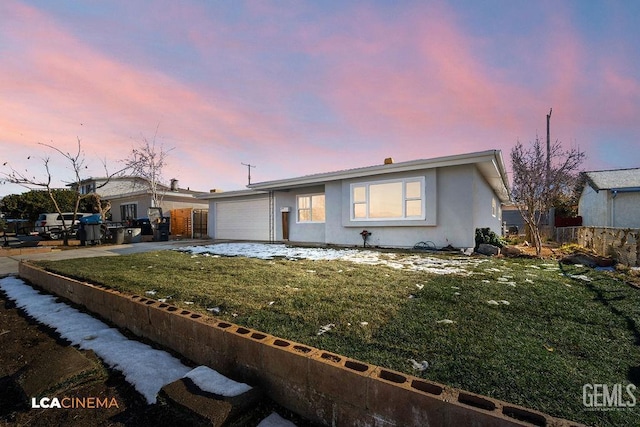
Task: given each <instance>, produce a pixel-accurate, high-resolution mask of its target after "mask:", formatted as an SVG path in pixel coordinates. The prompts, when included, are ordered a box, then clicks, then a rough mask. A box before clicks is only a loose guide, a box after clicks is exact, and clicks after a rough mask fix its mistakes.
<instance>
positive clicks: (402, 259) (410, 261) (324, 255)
mask: <svg viewBox="0 0 640 427" xmlns="http://www.w3.org/2000/svg"><path fill="white" fill-rule="evenodd" d="M176 250H177V251H180V252H188V253H191V254H192V255H199V254H210V255H219V256H220V255H221V256H244V257H250V258H258V259H264V260H271V259H274V258H284V259H289V260H297V259H308V260H314V261H315V260H329V261H330V260H340V261H350V262H353V263H356V264H365V265H384V266H387V267H390V268H394V269H407V270H414V271H425V272H428V273H434V274H467V275H468V274H470V273H469V272H468V271H467V270H466V268H473V267H475V266H477V265H478V264H480V263H482V262H486V260H482V259H469V258H466V257H456V258H447V259H445V258H436V257H430V256H424V255H411V254H409V255H405V254H394V253H382V252H378V251H372V250H361V249H333V248H305V247H292V246H286V245H283V244H265V243H218V244H213V245H206V246H185V247H181V248H178V249H176Z"/></svg>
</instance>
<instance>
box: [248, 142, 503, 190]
mask: <svg viewBox="0 0 640 427" xmlns="http://www.w3.org/2000/svg"><path fill="white" fill-rule="evenodd" d="M496 153H497V151H496V150H489V151H483V152H478V153H470V154H461V155H455V156H447V157H438V158H435V159H426V160H425V159H421V160H410V161H408V162H402V163H394V164H391V165H376V166H368V167H364V168H358V169H350V170H346V171H338V172H328V173H321V174H315V175H308V176H302V177H297V178H289V179H282V180H276V181H266V182H260V183H256V184H251V185H249V186H248V187H249V188H251V189H254V190H276V189H282V188H292V187H301V186H307V185H312V184H318V183H322V182H328V181H336V180H343V179H351V178H361V177H366V176H372V175H380V174H388V173H395V172H407V171H412V170H418V169H433V168H440V167H447V166H458V165H465V164H471V163H482V162H486V161H494V160H495V159H496V155H497V154H496ZM496 169H497V170H499V168H496Z"/></svg>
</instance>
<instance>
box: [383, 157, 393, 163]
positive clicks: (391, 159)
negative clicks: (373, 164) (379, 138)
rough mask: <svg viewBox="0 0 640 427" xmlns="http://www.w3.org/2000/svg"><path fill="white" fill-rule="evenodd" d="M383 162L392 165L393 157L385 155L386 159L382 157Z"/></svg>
mask: <svg viewBox="0 0 640 427" xmlns="http://www.w3.org/2000/svg"><path fill="white" fill-rule="evenodd" d="M384 164H385V165H392V164H393V157H387V158H386V159H384Z"/></svg>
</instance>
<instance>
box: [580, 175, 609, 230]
mask: <svg viewBox="0 0 640 427" xmlns="http://www.w3.org/2000/svg"><path fill="white" fill-rule="evenodd" d="M608 193H609V192H608V191H607V190H601V191H600V192H596V190H594V189H593V188H591V187H590V186H588V185H587V186H585V188H584V190H583V191H582V194H581V195H580V200H579V201H578V215H580V216H582V225H583V226H585V227H607V226H609V220H610V218H609V208H608V206H607V202H608Z"/></svg>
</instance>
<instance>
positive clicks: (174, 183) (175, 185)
mask: <svg viewBox="0 0 640 427" xmlns="http://www.w3.org/2000/svg"><path fill="white" fill-rule="evenodd" d="M171 191H178V180H177V179H175V178H173V179H172V180H171Z"/></svg>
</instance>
